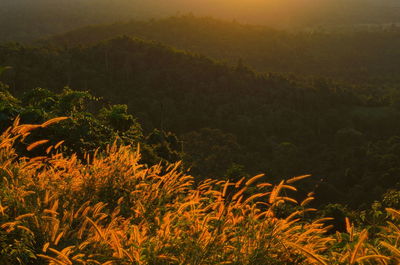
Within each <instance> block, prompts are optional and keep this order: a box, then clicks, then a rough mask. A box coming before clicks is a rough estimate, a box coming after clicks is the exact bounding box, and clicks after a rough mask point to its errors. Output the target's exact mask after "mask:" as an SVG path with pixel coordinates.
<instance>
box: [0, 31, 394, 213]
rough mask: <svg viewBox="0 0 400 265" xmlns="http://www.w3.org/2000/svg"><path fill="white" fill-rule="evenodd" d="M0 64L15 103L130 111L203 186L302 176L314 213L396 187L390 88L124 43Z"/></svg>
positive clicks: (25, 50) (39, 52)
mask: <svg viewBox="0 0 400 265" xmlns="http://www.w3.org/2000/svg"><path fill="white" fill-rule="evenodd" d="M0 62H2V64H3V65H9V66H11V67H12V69H11V70H9V71H7V72H6V73H5V74H4V76H3V77H2V79H3V81H4V82H5V83H7V84H9V85H10V89H11V91H14V92H16V93H17V92H18V93H19V94H21V93H22V92H24V91H26V90H27V89H31V88H32V87H44V88H50V89H52V90H60V89H62V88H63V87H64V86H66V85H67V86H70V87H71V88H73V89H83V90H90V91H91V92H92V94H94V95H95V96H102V97H103V98H104V100H105V101H109V102H110V103H118V104H127V105H128V106H129V110H130V111H131V113H132V114H134V116H135V117H137V118H138V120H139V122H140V123H141V124H142V126H143V128H144V131H145V133H149V132H150V131H152V130H153V129H154V128H158V129H161V130H168V131H173V132H176V133H177V134H178V135H179V136H180V138H181V139H183V142H182V143H181V149H182V150H183V151H184V153H185V157H184V163H185V166H187V167H190V168H192V171H191V172H192V174H193V175H195V176H197V177H199V178H201V177H206V176H216V177H225V176H234V177H238V176H241V175H246V174H248V173H249V174H253V173H259V172H267V173H268V175H269V176H285V177H286V176H295V175H299V174H305V173H310V174H313V175H314V176H315V177H314V178H312V180H311V181H310V182H307V183H306V186H307V187H305V188H304V190H307V191H310V190H315V191H316V192H317V193H318V194H319V201H318V203H324V202H343V203H348V204H350V205H352V206H354V207H358V206H360V205H361V204H363V203H367V202H369V201H371V200H374V199H376V198H379V197H380V196H381V194H383V193H384V192H385V191H386V189H387V188H389V187H394V186H395V185H396V183H397V182H398V172H400V168H399V165H400V153H399V152H398V150H399V149H398V146H399V143H400V141H399V139H400V137H399V136H400V125H399V123H398V120H399V119H400V111H399V106H400V103H399V102H400V94H399V93H398V91H396V90H390V89H384V88H377V87H368V86H365V87H354V86H345V85H340V84H336V83H333V82H330V81H327V80H324V79H306V78H299V77H295V76H286V75H280V74H265V75H264V74H263V75H261V74H257V73H255V72H253V71H252V70H250V69H249V68H247V67H246V66H245V65H244V64H242V63H240V62H239V63H238V64H237V65H235V66H227V65H225V64H223V63H219V62H216V61H213V60H211V59H209V58H207V57H205V56H201V55H195V54H191V53H187V52H181V51H177V50H174V49H172V48H168V47H166V46H163V45H161V44H157V43H153V42H146V41H140V40H133V39H130V38H128V37H119V38H116V39H112V40H109V41H106V42H102V43H98V44H95V45H89V46H81V47H73V48H67V49H61V48H57V47H53V48H46V47H42V48H38V47H36V48H32V47H26V46H21V45H2V46H0ZM288 161H290V163H288ZM388 169H390V170H388Z"/></svg>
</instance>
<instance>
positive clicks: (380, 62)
mask: <svg viewBox="0 0 400 265" xmlns="http://www.w3.org/2000/svg"><path fill="white" fill-rule="evenodd" d="M121 35H127V36H132V37H139V38H142V39H147V40H154V41H159V42H162V43H165V44H167V45H171V46H173V47H177V48H179V49H183V50H187V51H191V52H196V53H201V54H205V55H207V56H210V57H213V58H217V59H220V60H227V61H228V62H230V63H233V64H236V63H237V62H238V61H239V60H241V59H242V60H243V61H244V62H245V63H246V64H248V65H251V66H252V67H254V68H255V69H257V70H258V71H272V72H293V73H296V74H301V75H316V76H326V77H330V78H335V79H342V80H346V81H350V82H353V83H369V84H371V83H372V84H375V85H382V84H390V85H395V86H397V85H398V83H399V81H400V78H399V76H400V72H399V71H400V70H399V69H400V63H399V62H400V50H399V49H398V47H399V46H400V28H399V27H396V26H392V27H388V28H375V29H368V28H365V29H362V30H355V29H351V30H339V31H332V32H324V31H319V32H318V31H317V32H315V31H302V32H297V33H293V32H292V33H291V32H285V31H279V30H274V29H271V28H267V27H262V26H251V25H244V24H240V23H237V22H225V21H221V20H216V19H212V18H199V17H194V16H179V17H171V18H168V19H161V20H151V21H146V22H144V21H131V22H127V23H116V24H111V25H103V26H90V27H85V28H81V29H77V30H74V31H71V32H69V33H66V34H63V35H58V36H56V37H54V38H51V39H50V42H53V43H54V45H56V46H58V45H62V46H69V47H71V46H76V45H80V44H83V45H87V44H95V43H97V42H99V41H102V40H108V39H111V38H115V37H117V36H121Z"/></svg>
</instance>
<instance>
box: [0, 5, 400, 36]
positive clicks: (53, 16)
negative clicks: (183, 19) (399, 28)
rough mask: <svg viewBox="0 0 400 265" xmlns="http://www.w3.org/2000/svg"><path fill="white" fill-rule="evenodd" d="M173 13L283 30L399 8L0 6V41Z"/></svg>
mask: <svg viewBox="0 0 400 265" xmlns="http://www.w3.org/2000/svg"><path fill="white" fill-rule="evenodd" d="M179 13H181V14H182V13H183V14H186V13H193V14H195V15H200V16H213V17H217V18H222V19H228V20H232V19H235V20H238V21H240V22H244V23H251V24H263V25H268V26H272V27H276V28H286V29H293V28H295V29H302V28H305V27H307V28H316V27H320V26H322V27H332V26H334V27H337V26H352V25H361V24H363V25H365V24H388V23H397V22H400V16H399V13H400V8H398V7H397V4H396V1H391V0H380V1H378V0H340V1H338V0H324V1H319V0H284V1H282V0H273V1H264V0H246V1H243V0H229V1H228V0H191V1H187V0H169V1H164V0H114V1H109V0H96V1H90V0H55V1H53V0H37V1H30V0H2V1H1V3H0V41H4V40H8V41H10V40H18V41H31V40H34V39H35V38H40V37H45V36H49V35H52V34H55V33H61V32H63V31H68V30H71V29H73V28H76V27H79V26H85V25H90V24H98V23H111V22H115V21H123V20H129V19H149V18H161V17H166V16H171V15H176V14H179Z"/></svg>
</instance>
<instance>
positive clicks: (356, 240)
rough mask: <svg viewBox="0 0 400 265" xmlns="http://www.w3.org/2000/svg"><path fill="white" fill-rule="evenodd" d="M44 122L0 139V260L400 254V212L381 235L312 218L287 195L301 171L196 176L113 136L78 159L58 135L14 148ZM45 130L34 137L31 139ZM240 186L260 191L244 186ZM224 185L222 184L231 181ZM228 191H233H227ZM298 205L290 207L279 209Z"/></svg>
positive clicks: (257, 259) (256, 259)
mask: <svg viewBox="0 0 400 265" xmlns="http://www.w3.org/2000/svg"><path fill="white" fill-rule="evenodd" d="M63 119H65V118H56V119H53V120H50V121H47V122H45V123H43V124H40V125H19V121H18V119H17V120H16V121H15V122H14V124H13V126H12V127H11V128H9V129H8V130H6V131H5V132H4V133H3V134H2V136H1V140H0V168H1V171H0V174H1V181H0V195H1V196H0V245H1V246H2V249H1V252H0V260H1V261H2V262H3V264H328V262H329V264H389V263H393V264H394V262H396V261H399V259H398V258H399V256H398V253H399V248H398V246H397V238H398V236H399V235H398V231H399V228H398V227H397V226H398V225H399V221H400V220H399V216H400V214H399V213H398V212H397V211H396V210H393V209H388V211H389V213H390V214H391V215H392V216H393V218H394V219H393V220H394V221H392V222H391V223H389V225H387V226H386V227H384V228H383V229H382V230H381V232H380V233H379V235H378V236H377V237H376V238H371V239H368V234H367V231H366V230H363V231H358V229H356V228H355V227H354V226H353V225H352V224H350V222H349V221H348V220H347V225H346V227H347V232H345V233H341V234H339V233H338V234H336V235H335V236H329V235H327V234H326V232H327V230H328V229H329V228H328V227H326V226H324V224H323V223H324V221H326V220H327V219H320V220H312V221H307V219H305V218H304V214H305V213H307V212H310V211H313V209H309V208H307V204H308V203H309V202H310V201H311V200H312V199H313V198H312V197H307V198H306V199H305V200H303V201H302V202H299V203H297V202H296V201H295V200H294V199H292V198H290V197H287V196H285V191H286V190H287V191H289V190H296V188H295V187H293V186H292V184H293V183H294V182H296V181H299V180H302V179H304V178H306V177H307V176H302V177H297V178H293V179H290V180H287V181H281V182H280V183H279V184H277V185H272V184H270V183H266V182H265V181H264V176H263V175H258V176H255V177H253V178H250V179H244V178H243V179H241V180H240V181H238V182H230V181H229V180H227V181H218V180H213V179H207V180H205V181H203V182H202V183H201V184H200V185H198V186H194V185H193V178H192V177H190V176H187V175H185V174H183V173H181V172H180V171H179V170H178V167H179V163H178V164H172V165H170V166H169V167H167V168H165V169H162V168H161V166H160V165H156V166H151V167H144V166H143V165H141V164H140V163H139V161H140V154H139V153H138V152H134V151H132V149H131V148H129V146H118V145H112V146H109V147H108V149H107V151H106V152H104V153H97V154H96V155H94V156H90V157H88V159H87V161H86V162H85V163H83V162H82V161H80V160H79V159H77V157H76V156H72V157H71V156H64V154H63V153H62V152H61V151H60V150H59V146H53V151H51V152H50V153H49V154H48V155H47V156H44V157H43V156H42V157H34V158H24V157H20V156H18V154H17V153H16V151H15V149H14V147H13V146H14V144H15V143H16V142H18V141H21V140H24V139H25V140H26V137H27V136H28V135H29V134H30V133H31V131H32V130H34V129H37V128H42V127H48V126H50V125H52V124H54V123H57V122H59V121H61V120H63ZM45 143H46V141H39V142H35V143H31V144H30V146H29V150H33V149H34V148H36V147H38V146H39V145H41V144H45ZM247 189H255V190H257V192H256V193H253V195H251V196H247V195H245V194H246V190H247ZM228 190H229V192H228ZM228 193H229V194H228ZM287 204H293V205H297V206H296V207H297V209H298V210H295V211H293V212H292V213H290V214H289V215H287V216H285V217H279V216H278V215H277V214H276V212H277V211H278V209H279V208H281V207H282V206H284V205H287Z"/></svg>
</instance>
